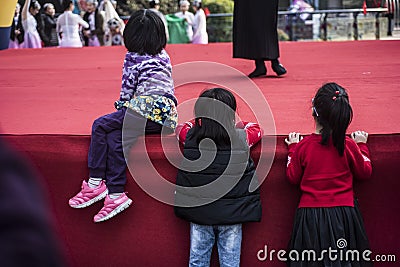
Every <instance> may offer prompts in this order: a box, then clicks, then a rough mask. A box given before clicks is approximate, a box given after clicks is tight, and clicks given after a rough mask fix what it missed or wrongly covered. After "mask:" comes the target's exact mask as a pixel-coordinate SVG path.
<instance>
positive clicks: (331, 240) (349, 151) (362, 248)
mask: <svg viewBox="0 0 400 267" xmlns="http://www.w3.org/2000/svg"><path fill="white" fill-rule="evenodd" d="M312 104H313V107H312V110H313V111H312V116H313V117H314V120H315V128H316V131H315V133H313V134H311V135H310V136H307V137H304V139H303V138H302V137H301V136H300V134H299V133H295V132H293V133H290V134H289V136H288V138H286V139H285V142H286V144H287V145H288V147H289V155H288V163H287V170H286V174H287V177H288V179H289V181H290V182H291V183H294V184H299V185H300V189H301V191H302V195H301V199H300V203H299V206H298V209H297V211H296V215H295V221H294V226H293V232H292V236H291V240H290V243H289V249H290V251H289V253H291V254H289V257H288V259H289V266H370V265H371V264H370V262H369V258H368V257H369V256H370V255H369V252H368V251H369V243H368V238H367V235H366V233H365V229H364V223H363V220H362V217H361V213H360V211H359V209H358V204H357V201H356V199H355V198H354V192H353V179H354V178H355V179H367V178H369V177H370V176H371V172H372V166H371V161H370V159H369V151H368V147H367V145H366V142H367V139H368V134H367V133H366V132H363V131H356V132H354V133H352V134H351V135H350V137H346V130H347V128H348V126H349V124H350V122H351V120H352V117H353V111H352V108H351V106H350V103H349V97H348V95H347V92H346V90H345V89H344V88H343V87H341V86H339V85H338V84H336V83H327V84H325V85H323V86H322V87H321V88H320V89H319V90H318V92H317V93H316V95H315V97H314V98H313V100H312ZM293 251H295V252H293ZM363 253H364V254H363Z"/></svg>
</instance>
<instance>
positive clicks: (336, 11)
mask: <svg viewBox="0 0 400 267" xmlns="http://www.w3.org/2000/svg"><path fill="white" fill-rule="evenodd" d="M396 1H398V0H396ZM387 11H388V9H387V8H367V9H366V10H365V12H366V13H373V14H375V38H376V39H377V40H378V39H380V22H379V17H380V15H381V14H382V13H386V12H387ZM363 12H364V9H361V8H357V9H329V10H315V11H302V12H291V11H279V12H278V15H279V16H287V18H288V35H289V40H291V41H293V40H296V36H295V30H294V28H295V23H294V20H295V18H296V17H299V16H300V15H302V14H310V15H314V14H320V15H322V24H321V28H322V37H321V39H322V40H324V41H327V40H328V27H327V25H328V23H327V18H328V15H330V14H345V13H347V14H353V39H354V40H358V39H359V33H358V22H357V17H358V15H359V14H360V13H363ZM232 16H233V14H232V13H225V14H210V15H208V16H207V19H208V20H210V19H214V18H227V17H232Z"/></svg>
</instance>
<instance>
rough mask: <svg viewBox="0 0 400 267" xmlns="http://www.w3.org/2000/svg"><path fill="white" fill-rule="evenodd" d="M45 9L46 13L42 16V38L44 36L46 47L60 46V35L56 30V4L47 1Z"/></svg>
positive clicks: (40, 33)
mask: <svg viewBox="0 0 400 267" xmlns="http://www.w3.org/2000/svg"><path fill="white" fill-rule="evenodd" d="M43 9H44V13H43V14H41V16H40V24H41V25H40V27H39V29H40V31H39V35H40V38H42V41H43V43H44V46H45V47H49V46H58V37H57V30H56V27H57V20H56V18H55V17H54V15H55V9H54V5H53V4H50V3H46V4H44V6H43Z"/></svg>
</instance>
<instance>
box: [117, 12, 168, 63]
mask: <svg viewBox="0 0 400 267" xmlns="http://www.w3.org/2000/svg"><path fill="white" fill-rule="evenodd" d="M124 43H125V47H126V49H128V51H129V52H136V53H138V54H140V55H143V54H149V55H156V54H159V53H160V52H161V51H162V49H164V48H165V46H166V44H167V36H166V34H165V26H164V22H163V21H162V20H161V18H160V17H159V16H158V15H157V14H156V13H155V12H153V11H151V10H147V9H144V10H138V11H135V12H134V13H133V14H132V16H131V17H130V18H129V21H128V23H127V24H126V26H125V30H124Z"/></svg>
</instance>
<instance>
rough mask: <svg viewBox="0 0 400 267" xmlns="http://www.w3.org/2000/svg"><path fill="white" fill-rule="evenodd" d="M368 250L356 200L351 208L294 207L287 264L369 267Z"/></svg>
mask: <svg viewBox="0 0 400 267" xmlns="http://www.w3.org/2000/svg"><path fill="white" fill-rule="evenodd" d="M369 250H370V247H369V242H368V238H367V235H366V232H365V228H364V223H363V219H362V216H361V213H360V210H359V208H358V203H357V201H355V203H354V207H332V208H298V209H297V211H296V215H295V220H294V226H293V232H292V236H291V240H290V242H289V249H288V251H287V253H288V257H287V259H288V266H291V267H306V266H307V267H310V266H312V267H320V266H323V267H328V266H329V267H339V266H340V267H342V266H346V267H364V266H372V262H371V261H369V260H368V258H371V260H372V256H371V255H370V254H369V253H368V251H369ZM314 252H315V256H314ZM289 253H290V255H289ZM363 253H364V256H363ZM290 256H291V257H290Z"/></svg>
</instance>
